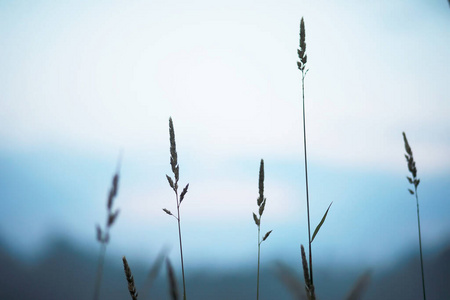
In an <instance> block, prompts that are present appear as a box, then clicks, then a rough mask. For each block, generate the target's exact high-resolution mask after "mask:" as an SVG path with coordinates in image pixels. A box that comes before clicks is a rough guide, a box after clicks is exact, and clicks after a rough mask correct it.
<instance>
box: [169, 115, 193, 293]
mask: <svg viewBox="0 0 450 300" xmlns="http://www.w3.org/2000/svg"><path fill="white" fill-rule="evenodd" d="M169 136H170V165H171V167H172V173H173V175H174V178H175V180H173V179H172V177H170V176H169V175H166V178H167V181H168V182H169V185H170V187H171V188H172V189H173V191H174V192H175V199H176V202H177V215H176V216H175V215H174V214H172V212H171V211H170V210H168V209H166V208H163V211H164V212H165V213H166V214H168V215H169V216H173V217H174V218H175V219H176V220H177V223H178V238H179V241H180V257H181V273H182V277H183V299H184V300H186V281H185V277H184V259H183V244H182V241H181V218H180V205H181V202H182V201H183V199H184V196H185V195H186V193H187V191H188V188H189V183H188V184H187V185H186V186H185V188H184V189H183V191H182V192H181V194H180V195H178V180H179V175H180V166H179V165H178V155H177V148H176V143H175V130H174V128H173V122H172V118H169Z"/></svg>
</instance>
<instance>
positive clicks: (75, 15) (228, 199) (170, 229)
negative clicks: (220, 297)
mask: <svg viewBox="0 0 450 300" xmlns="http://www.w3.org/2000/svg"><path fill="white" fill-rule="evenodd" d="M449 14H450V10H449V7H448V3H447V1H444V0H429V1H416V0H414V1H400V0H394V1H392V0H391V1H384V0H382V1H377V2H376V3H366V2H361V1H353V0H351V1H345V2H344V1H328V2H325V1H314V2H311V1H287V0H282V1H276V2H273V1H249V0H244V1H233V0H232V1H226V3H223V2H218V1H201V0H199V1H189V2H185V1H175V0H174V1H70V0H68V1H2V2H0V45H1V47H0V66H1V68H0V91H1V92H0V140H1V143H0V208H1V209H0V237H1V238H2V239H4V240H6V241H7V243H8V244H9V245H10V247H11V248H12V249H14V251H17V252H18V253H21V254H22V255H24V256H27V257H35V256H39V255H40V253H43V252H45V249H46V248H45V247H46V245H47V244H48V241H49V240H51V239H52V238H54V236H57V235H61V236H64V237H66V238H67V239H69V240H72V241H75V242H76V243H77V244H79V245H80V246H81V247H85V248H86V249H90V250H92V251H98V244H97V242H96V241H95V225H96V224H104V222H105V218H106V196H107V193H108V190H109V187H110V184H111V179H112V176H113V174H114V172H115V170H116V166H117V160H118V157H119V153H122V161H121V167H120V183H119V195H118V197H117V199H116V201H115V207H117V208H120V210H121V212H120V215H119V218H118V220H117V222H116V224H115V225H114V226H113V228H112V229H111V242H110V244H109V246H108V251H109V252H108V253H110V255H114V254H120V255H123V254H127V256H128V257H129V256H134V257H139V258H141V259H147V260H151V259H152V258H154V256H155V255H156V254H157V253H158V252H159V251H160V249H162V248H163V247H168V248H169V249H171V250H170V251H171V255H172V256H173V257H177V255H178V244H177V243H178V237H177V227H176V221H175V220H174V219H173V218H171V217H169V216H167V215H166V214H165V213H164V212H163V211H162V208H167V209H169V210H172V211H174V210H175V209H176V204H175V198H174V194H173V191H172V190H171V189H170V187H169V185H168V183H167V180H166V176H165V175H166V174H169V175H170V172H171V169H170V164H169V134H168V120H169V117H172V118H173V121H174V127H175V134H176V142H177V150H178V158H179V164H180V185H182V186H184V185H185V184H187V183H189V184H190V186H189V192H188V193H187V195H186V197H185V200H184V201H183V204H182V206H181V214H182V230H183V242H184V252H185V261H186V263H187V265H191V266H199V267H201V266H209V267H210V266H211V265H216V266H218V267H224V268H225V267H229V266H242V265H248V266H253V265H254V263H255V259H256V249H257V248H256V246H257V228H256V225H255V224H254V222H253V218H252V212H254V211H257V205H256V198H257V197H258V172H259V163H260V160H261V159H264V161H265V196H266V197H267V205H266V210H265V212H264V218H263V220H262V223H261V230H262V231H264V232H265V231H268V230H272V229H273V232H272V234H271V236H270V238H269V239H268V240H267V241H265V242H264V244H263V246H262V247H263V249H262V255H264V256H265V257H264V258H263V259H265V260H277V259H287V260H292V259H298V256H299V245H300V244H305V245H306V244H307V240H308V237H307V229H306V228H307V227H306V226H307V222H306V197H305V177H304V162H303V155H304V152H303V136H302V132H303V127H302V126H303V125H302V104H301V73H300V72H299V70H298V69H297V64H296V61H297V59H298V57H297V48H298V43H299V23H300V19H301V18H302V17H304V19H305V25H306V43H307V49H306V51H307V55H308V63H307V67H308V68H309V71H308V73H307V76H306V79H305V97H306V98H305V101H306V102H305V106H306V131H307V147H308V148H307V150H308V168H309V169H308V172H309V184H310V201H311V226H312V227H315V225H316V224H318V223H319V221H320V219H321V217H322V215H323V213H324V212H325V210H326V209H327V207H328V205H329V204H330V203H331V202H333V204H332V206H331V208H330V212H329V214H328V217H327V220H326V222H325V224H324V226H323V227H322V229H321V231H320V233H319V234H318V236H317V237H316V239H315V240H314V243H313V251H314V252H313V253H314V259H315V262H317V264H323V265H333V264H334V265H339V264H342V263H343V262H346V264H348V265H367V266H381V265H389V264H392V263H394V262H395V261H397V260H398V259H400V258H401V257H403V256H404V255H405V254H408V255H409V254H411V253H413V254H415V252H414V251H416V250H417V216H416V204H415V199H414V198H413V197H412V196H411V195H409V193H408V191H407V189H408V188H409V185H408V183H407V180H406V178H405V177H406V176H407V175H408V170H407V166H406V161H405V158H404V156H403V154H404V152H405V151H404V145H403V139H402V132H403V131H405V132H406V134H407V136H408V139H409V142H410V145H411V147H412V149H413V152H414V158H415V160H416V162H417V168H418V177H419V178H420V179H421V183H420V186H419V199H420V213H421V226H422V238H423V241H424V250H425V252H430V251H432V249H434V247H437V246H439V245H441V244H442V243H444V242H448V241H449V236H450V219H449V218H448V212H449V211H450V201H449V198H450V192H449V190H448V188H447V187H448V186H449V185H450V157H449V156H448V153H450V122H449V121H448V116H449V115H450V101H448V100H449V95H450V88H449V84H448V83H449V82H450V75H449V73H448V66H450V55H449V54H450V53H449V49H450V17H449ZM219 257H220V259H218V258H219Z"/></svg>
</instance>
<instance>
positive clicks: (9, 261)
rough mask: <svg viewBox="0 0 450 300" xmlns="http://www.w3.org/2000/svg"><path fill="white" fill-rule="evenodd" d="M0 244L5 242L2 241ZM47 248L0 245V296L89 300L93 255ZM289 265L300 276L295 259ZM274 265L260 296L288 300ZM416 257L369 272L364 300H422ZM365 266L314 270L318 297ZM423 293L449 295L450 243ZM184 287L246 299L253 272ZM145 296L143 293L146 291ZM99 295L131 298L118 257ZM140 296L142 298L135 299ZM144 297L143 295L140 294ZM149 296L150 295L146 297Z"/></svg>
mask: <svg viewBox="0 0 450 300" xmlns="http://www.w3.org/2000/svg"><path fill="white" fill-rule="evenodd" d="M0 245H4V244H1V243H0ZM49 249H51V250H50V251H49V252H48V253H47V254H46V255H45V256H44V257H43V258H42V259H40V260H39V261H37V262H35V263H26V262H24V261H22V260H20V259H18V258H16V257H15V256H14V255H13V254H12V253H11V252H10V251H8V250H7V247H3V246H2V247H1V248H0V266H1V268H0V299H16V300H21V299H27V300H29V299H46V300H53V299H55V300H62V299H64V300H70V299H74V300H75V299H77V300H80V299H91V298H92V294H93V285H94V278H95V272H96V267H97V254H96V253H95V254H94V253H92V254H91V253H87V252H83V251H81V250H80V249H79V248H77V247H75V246H74V245H72V244H70V243H69V242H67V241H64V240H63V239H59V240H56V241H54V242H53V244H52V245H50V247H49ZM129 262H130V265H131V267H132V271H133V273H134V276H135V280H136V284H137V287H138V291H139V292H140V294H141V295H143V294H146V291H144V290H142V287H143V284H144V281H145V278H146V276H147V272H148V270H149V268H150V265H149V263H139V262H137V261H134V260H133V259H132V258H129ZM295 264H296V265H295V266H291V268H293V269H295V270H296V276H297V278H298V279H299V280H300V279H301V278H302V276H301V274H300V269H299V267H300V262H296V263H295ZM274 265H275V264H272V266H271V267H270V268H267V269H265V270H262V274H263V276H262V277H261V280H262V284H261V299H262V300H263V299H266V300H269V299H276V300H278V299H279V300H283V299H293V298H292V297H291V294H290V293H289V292H288V290H287V288H286V287H285V286H284V285H283V284H282V283H281V282H280V280H279V279H278V277H277V275H276V272H275V267H274ZM419 270H420V267H419V261H418V258H411V259H408V260H405V261H404V262H401V263H399V264H398V265H397V266H393V267H392V269H391V270H389V271H387V272H385V273H382V274H376V273H375V275H374V276H373V278H372V280H371V282H370V285H369V288H368V290H367V292H366V293H365V295H364V297H363V299H364V300H375V299H376V300H379V299H383V300H389V299H392V300H394V299H395V300H402V299H404V300H415V299H417V300H419V299H422V296H421V295H422V294H421V280H420V272H419ZM364 271H365V270H360V271H358V270H346V269H345V268H342V269H339V270H329V269H320V268H317V269H316V271H315V275H316V276H315V278H316V286H317V294H318V296H319V298H320V299H321V300H332V299H333V300H336V299H343V297H344V295H346V294H347V293H348V291H349V290H350V289H351V287H352V285H353V283H354V282H355V281H356V280H357V278H358V276H359V275H360V274H362V273H363V272H364ZM425 271H426V282H427V296H428V298H429V299H450V246H447V247H445V248H443V249H441V251H439V252H438V254H436V255H434V256H433V257H426V260H425ZM188 275H189V276H188V277H187V291H188V295H189V298H190V299H193V300H203V299H205V300H225V299H226V300H230V299H232V300H244V299H245V300H247V299H254V298H255V289H256V286H255V285H256V282H255V270H253V269H251V270H249V269H242V270H237V271H232V272H231V271H228V272H225V271H224V272H220V271H217V270H216V271H208V270H195V271H193V270H190V271H189V272H188ZM167 290H168V287H167V284H166V271H165V270H164V269H163V270H161V274H159V276H158V277H157V279H156V281H155V282H154V284H153V286H152V288H151V290H150V296H151V299H158V300H159V299H161V300H163V299H169V295H168V292H167ZM147 294H148V293H147ZM101 298H102V299H109V300H115V299H121V300H123V299H131V298H130V296H129V295H128V291H127V283H126V281H125V277H124V274H123V268H122V265H121V258H120V257H117V258H116V259H111V257H108V259H107V261H106V264H105V271H104V281H103V288H102V291H101ZM140 299H141V298H140ZM142 299H143V298H142ZM146 299H150V298H148V297H147V298H146Z"/></svg>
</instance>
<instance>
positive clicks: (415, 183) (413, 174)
mask: <svg viewBox="0 0 450 300" xmlns="http://www.w3.org/2000/svg"><path fill="white" fill-rule="evenodd" d="M403 141H404V143H405V151H406V154H405V158H406V162H407V163H408V170H409V172H410V173H411V177H410V176H407V177H406V178H407V179H408V182H409V183H410V184H412V185H413V186H414V190H412V189H408V191H409V193H410V194H411V195H415V196H416V205H417V227H418V230H419V249H420V270H421V273H422V291H423V299H424V300H425V299H427V297H426V293H425V276H424V271H423V257H422V237H421V234H420V215H419V196H418V195H417V187H418V186H419V183H420V179H419V178H417V168H416V162H415V161H414V157H413V153H412V150H411V147H410V146H409V143H408V139H407V138H406V134H405V133H404V132H403Z"/></svg>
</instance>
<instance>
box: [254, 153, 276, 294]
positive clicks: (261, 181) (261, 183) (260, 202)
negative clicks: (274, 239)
mask: <svg viewBox="0 0 450 300" xmlns="http://www.w3.org/2000/svg"><path fill="white" fill-rule="evenodd" d="M258 186H259V197H258V199H257V200H256V203H257V204H258V215H259V217H258V216H257V215H256V214H255V213H253V220H254V221H255V224H256V226H257V227H258V271H257V275H256V299H257V300H258V299H259V267H260V257H261V243H262V242H264V241H265V240H266V239H267V238H268V237H269V235H270V234H271V233H272V230H270V231H268V232H266V234H265V235H264V237H263V238H262V240H261V217H262V215H263V212H264V208H265V207H266V200H267V199H266V198H265V197H264V160H262V159H261V164H260V167H259V184H258Z"/></svg>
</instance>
